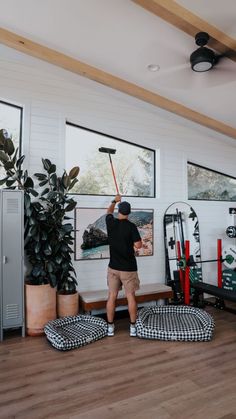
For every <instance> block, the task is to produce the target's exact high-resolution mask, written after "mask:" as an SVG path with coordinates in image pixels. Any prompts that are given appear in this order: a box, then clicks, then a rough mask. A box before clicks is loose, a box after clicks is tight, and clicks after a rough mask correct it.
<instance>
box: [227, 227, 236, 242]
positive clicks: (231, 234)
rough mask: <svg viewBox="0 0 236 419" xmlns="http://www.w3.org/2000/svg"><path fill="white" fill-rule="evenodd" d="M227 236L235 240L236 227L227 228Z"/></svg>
mask: <svg viewBox="0 0 236 419" xmlns="http://www.w3.org/2000/svg"><path fill="white" fill-rule="evenodd" d="M226 234H227V236H228V237H230V238H231V239H234V238H235V237H236V226H229V227H227V229H226Z"/></svg>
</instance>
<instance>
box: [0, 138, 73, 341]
mask: <svg viewBox="0 0 236 419" xmlns="http://www.w3.org/2000/svg"><path fill="white" fill-rule="evenodd" d="M24 158H25V156H21V157H19V156H18V150H17V149H15V147H14V144H13V142H12V140H11V137H10V136H9V135H8V134H7V132H6V131H5V130H0V162H1V165H2V166H3V168H4V170H5V177H4V178H3V179H1V180H0V184H1V185H4V186H6V187H7V188H11V189H15V188H19V189H23V190H24V215H25V237H24V239H25V253H26V256H27V261H28V262H29V271H28V275H27V280H26V285H25V288H26V329H27V333H28V334H30V335H32V336H35V335H40V334H42V333H43V329H44V325H45V324H46V323H47V322H48V321H49V320H53V319H55V318H56V288H57V286H59V289H60V288H62V284H63V283H64V282H65V281H64V282H63V278H64V277H65V270H66V266H67V273H69V274H71V272H73V273H74V274H75V272H74V270H73V265H72V260H71V253H72V249H71V245H72V243H73V235H72V231H73V227H72V225H71V224H70V223H65V220H67V219H68V218H69V217H67V216H66V213H67V212H69V211H72V210H73V208H74V207H75V205H76V202H75V201H74V200H73V198H71V197H69V196H68V195H67V194H68V191H69V190H70V189H71V188H72V187H73V185H74V184H75V183H76V182H77V175H78V173H79V168H78V167H75V168H73V169H72V170H71V171H70V172H69V174H67V173H66V172H65V171H64V172H63V175H62V176H61V177H58V176H57V174H56V165H54V164H52V163H51V161H50V160H48V159H42V163H43V169H44V172H43V173H36V174H35V175H34V176H35V177H36V178H37V180H38V184H37V186H36V187H35V184H34V181H33V178H32V177H30V176H29V175H28V172H27V170H22V163H23V161H24ZM44 186H45V187H44ZM43 187H44V188H43ZM66 260H67V264H66V262H65V261H66ZM68 262H69V265H68ZM70 263H71V264H70ZM68 266H69V268H71V269H68ZM71 277H72V278H73V279H72V278H71ZM67 282H68V283H70V282H73V283H74V284H75V285H76V279H75V275H74V276H72V275H70V276H69V278H68V280H67ZM71 292H72V290H71ZM73 292H74V293H75V289H74V290H73Z"/></svg>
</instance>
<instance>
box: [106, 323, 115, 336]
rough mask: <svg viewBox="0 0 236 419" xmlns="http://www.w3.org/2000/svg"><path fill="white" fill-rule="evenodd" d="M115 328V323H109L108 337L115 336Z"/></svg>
mask: <svg viewBox="0 0 236 419" xmlns="http://www.w3.org/2000/svg"><path fill="white" fill-rule="evenodd" d="M114 332H115V326H114V323H108V326H107V336H114Z"/></svg>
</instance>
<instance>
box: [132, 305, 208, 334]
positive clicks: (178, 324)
mask: <svg viewBox="0 0 236 419" xmlns="http://www.w3.org/2000/svg"><path fill="white" fill-rule="evenodd" d="M214 325H215V324H214V320H213V318H212V316H211V315H210V314H208V313H207V312H206V311H204V310H201V309H199V308H194V307H189V306H159V307H144V308H143V309H141V310H140V311H139V313H138V319H137V322H136V326H137V335H138V337H139V338H144V339H159V340H175V341H176V340H181V341H188V340H189V341H207V340H210V339H211V338H212V333H213V330H214Z"/></svg>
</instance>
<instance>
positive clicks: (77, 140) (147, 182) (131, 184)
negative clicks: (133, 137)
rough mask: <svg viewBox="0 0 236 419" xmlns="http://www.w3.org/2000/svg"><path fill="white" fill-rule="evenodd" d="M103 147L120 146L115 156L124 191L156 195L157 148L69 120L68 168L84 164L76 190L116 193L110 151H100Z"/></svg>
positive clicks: (116, 174)
mask: <svg viewBox="0 0 236 419" xmlns="http://www.w3.org/2000/svg"><path fill="white" fill-rule="evenodd" d="M101 147H105V148H111V149H114V150H116V152H115V154H111V158H112V163H113V166H114V171H115V176H116V180H117V184H118V188H119V192H120V193H121V195H123V196H133V197H148V198H150V197H155V151H154V150H151V149H149V148H147V147H141V146H137V145H136V144H132V143H130V142H127V141H124V140H120V139H118V138H115V137H111V136H108V135H105V134H102V133H100V132H96V131H92V130H88V129H86V128H83V127H80V126H77V125H74V124H71V123H67V124H66V169H67V170H69V169H70V168H71V167H73V166H79V167H80V174H79V177H78V179H79V181H78V183H77V184H76V185H75V187H74V188H73V189H72V193H74V194H81V195H115V194H116V188H115V182H114V179H113V175H112V170H111V165H110V160H109V154H107V153H101V152H99V148H101Z"/></svg>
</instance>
